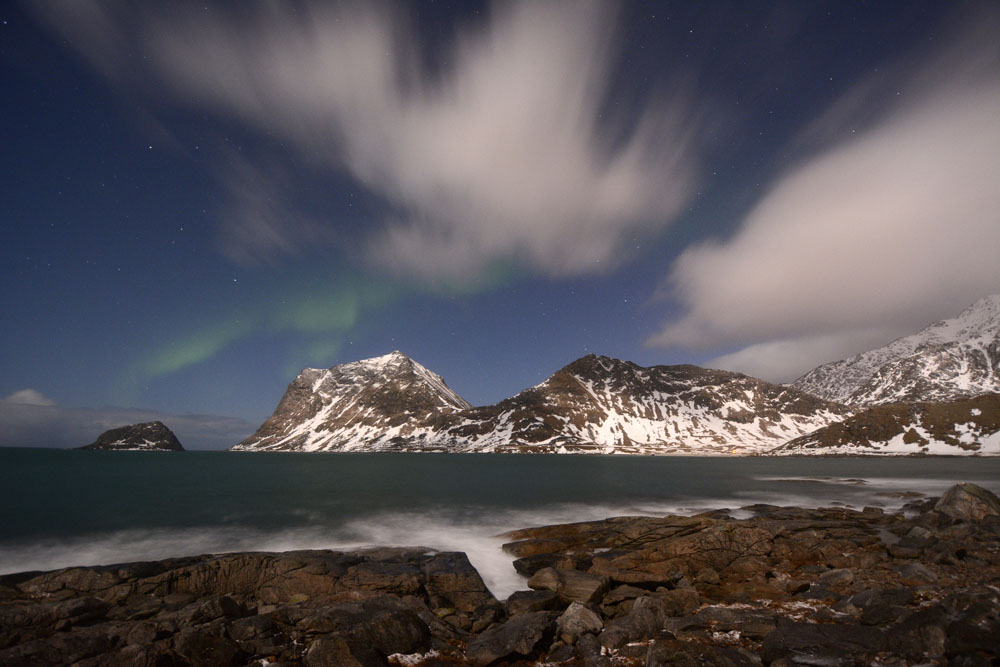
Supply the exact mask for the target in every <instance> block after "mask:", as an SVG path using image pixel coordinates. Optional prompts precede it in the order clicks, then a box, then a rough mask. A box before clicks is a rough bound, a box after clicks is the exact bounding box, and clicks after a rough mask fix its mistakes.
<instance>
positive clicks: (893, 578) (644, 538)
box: [0, 484, 1000, 667]
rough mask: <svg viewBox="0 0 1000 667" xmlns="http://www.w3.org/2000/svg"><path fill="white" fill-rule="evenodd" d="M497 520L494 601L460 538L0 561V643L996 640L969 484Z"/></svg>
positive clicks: (391, 647)
mask: <svg viewBox="0 0 1000 667" xmlns="http://www.w3.org/2000/svg"><path fill="white" fill-rule="evenodd" d="M913 495H916V496H919V495H920V494H913ZM734 515H735V516H739V517H741V518H734ZM504 537H505V539H506V540H507V543H506V544H505V545H504V549H505V550H506V551H507V552H508V553H509V554H511V555H512V556H514V557H516V560H515V561H514V566H515V568H516V569H517V571H518V572H521V573H522V574H523V575H524V576H527V577H530V578H529V579H528V582H527V586H528V588H529V589H530V590H524V591H518V592H515V593H513V594H512V595H510V596H509V597H508V598H507V599H506V600H505V601H503V602H501V601H499V600H497V599H496V598H495V597H494V596H493V594H492V593H491V592H490V591H489V589H488V588H487V587H486V585H485V584H484V582H483V580H482V578H481V577H480V576H479V573H478V572H477V571H476V570H475V568H473V566H472V565H471V564H470V562H469V560H468V558H467V557H466V556H465V554H463V553H460V552H441V551H435V550H430V549H425V548H420V547H416V548H383V549H367V550H361V551H339V552H338V551H325V550H324V551H298V552H287V553H238V554H225V555H219V556H196V557H190V558H176V559H169V560H164V561H156V562H145V563H131V564H123V565H114V566H107V567H78V568H69V569H63V570H57V571H53V572H45V573H38V572H32V573H23V574H13V575H6V576H3V577H0V664H4V665H37V664H69V663H79V664H87V665H112V664H114V665H119V664H150V665H153V664H157V665H159V664H175V665H223V666H225V665H233V666H235V665H247V664H257V665H268V664H285V665H309V666H313V665H344V666H353V665H365V666H367V665H400V666H401V665H408V666H416V665H425V666H431V665H477V666H485V665H505V664H506V665H514V664H519V665H529V664H539V665H540V664H548V665H560V664H561V665H567V666H568V665H602V666H608V667H612V666H616V665H621V666H631V665H636V666H639V665H646V666H649V667H653V666H657V665H674V664H684V665H691V664H713V665H759V664H775V665H778V664H780V665H862V664H887V665H888V664H892V665H908V664H946V663H947V664H963V665H979V664H983V665H987V664H994V663H995V662H996V661H997V660H998V659H1000V648H998V642H997V637H1000V590H998V583H1000V499H998V498H997V497H996V496H995V495H993V494H992V493H990V492H989V491H987V490H985V489H982V488H981V487H978V486H976V485H973V484H960V485H956V486H954V487H952V488H950V489H948V491H947V492H946V493H945V494H944V495H943V496H941V497H940V498H939V499H938V498H929V499H921V500H916V501H913V502H911V503H908V504H907V505H904V506H903V509H902V511H900V512H896V513H887V512H884V511H883V510H882V509H880V508H864V509H863V510H861V511H858V510H851V509H846V508H842V507H828V508H820V509H802V508H798V507H778V506H774V505H763V504H760V505H750V506H747V507H744V508H741V510H740V511H739V512H730V511H728V510H714V511H708V512H703V513H701V514H697V515H695V516H674V515H670V516H665V517H618V518H612V519H606V520H602V521H590V522H582V523H572V524H560V525H553V526H545V527H537V528H527V529H523V530H517V531H513V532H511V533H508V534H507V535H506V536H504Z"/></svg>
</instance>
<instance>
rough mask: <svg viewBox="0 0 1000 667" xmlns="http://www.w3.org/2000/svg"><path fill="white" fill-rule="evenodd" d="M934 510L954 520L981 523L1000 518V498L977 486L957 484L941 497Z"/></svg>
mask: <svg viewBox="0 0 1000 667" xmlns="http://www.w3.org/2000/svg"><path fill="white" fill-rule="evenodd" d="M934 509H935V510H936V511H938V512H940V513H942V514H945V515H947V516H949V517H951V518H953V519H958V520H963V521H979V520H981V519H984V518H986V517H988V516H1000V498H997V496H996V495H995V494H994V493H992V492H990V491H988V490H986V489H984V488H983V487H981V486H979V485H977V484H970V483H965V484H956V485H955V486H953V487H951V488H950V489H948V490H947V491H946V492H945V494H944V495H943V496H941V499H940V500H938V501H937V503H936V504H935V505H934Z"/></svg>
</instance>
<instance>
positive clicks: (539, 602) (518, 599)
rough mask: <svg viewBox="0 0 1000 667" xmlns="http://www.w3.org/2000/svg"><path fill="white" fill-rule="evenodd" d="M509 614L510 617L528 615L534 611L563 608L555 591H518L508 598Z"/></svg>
mask: <svg viewBox="0 0 1000 667" xmlns="http://www.w3.org/2000/svg"><path fill="white" fill-rule="evenodd" d="M506 607H507V613H508V614H509V615H510V616H516V615H518V614H528V613H531V612H533V611H552V610H555V609H559V608H561V607H562V603H561V601H560V600H559V596H558V595H556V592H555V591H549V590H540V591H517V592H516V593H513V594H511V596H510V597H509V598H507V602H506Z"/></svg>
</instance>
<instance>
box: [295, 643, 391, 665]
mask: <svg viewBox="0 0 1000 667" xmlns="http://www.w3.org/2000/svg"><path fill="white" fill-rule="evenodd" d="M355 650H357V651H358V653H361V654H362V655H361V657H360V658H359V657H358V656H356V655H355V654H354V651H353V650H352V649H351V646H350V645H349V644H348V643H347V640H346V639H344V638H343V637H337V636H333V637H321V638H319V639H317V640H316V641H314V642H313V643H312V644H310V645H309V648H308V649H307V650H306V653H305V655H304V656H303V658H302V662H303V663H304V664H305V665H306V667H369V666H370V665H373V664H374V665H375V666H376V667H382V664H384V662H383V663H382V664H380V662H379V661H378V659H377V657H376V656H373V655H372V653H371V652H370V651H366V650H364V649H363V648H357V649H355Z"/></svg>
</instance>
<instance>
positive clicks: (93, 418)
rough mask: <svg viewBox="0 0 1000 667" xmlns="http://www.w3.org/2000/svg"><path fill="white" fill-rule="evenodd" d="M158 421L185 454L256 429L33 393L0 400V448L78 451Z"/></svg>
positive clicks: (238, 422) (226, 420)
mask: <svg viewBox="0 0 1000 667" xmlns="http://www.w3.org/2000/svg"><path fill="white" fill-rule="evenodd" d="M150 421H162V422H163V423H164V424H166V425H167V427H168V428H169V429H170V430H172V431H173V432H174V433H175V434H176V435H177V439H178V440H180V442H181V444H182V445H184V447H185V448H186V449H224V448H226V447H230V446H232V445H234V444H236V443H237V442H239V441H240V440H242V439H243V438H245V437H247V436H248V435H250V434H251V433H253V431H254V429H255V428H256V425H255V424H251V423H250V422H248V421H246V420H243V419H237V418H235V417H223V416H217V415H171V414H164V413H161V412H155V411H152V410H140V409H137V408H118V407H111V408H100V409H85V408H67V407H62V406H59V405H56V403H55V401H53V400H51V399H49V398H47V397H45V396H44V395H43V394H42V393H40V392H38V391H37V390H35V389H22V390H20V391H16V392H14V393H13V394H11V395H10V396H8V397H6V398H4V399H0V447H82V446H83V445H89V444H90V443H92V442H93V441H94V440H96V439H97V436H99V435H100V434H101V433H103V432H104V431H106V430H108V429H110V428H117V427H119V426H125V425H127V424H138V423H143V422H150Z"/></svg>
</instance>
